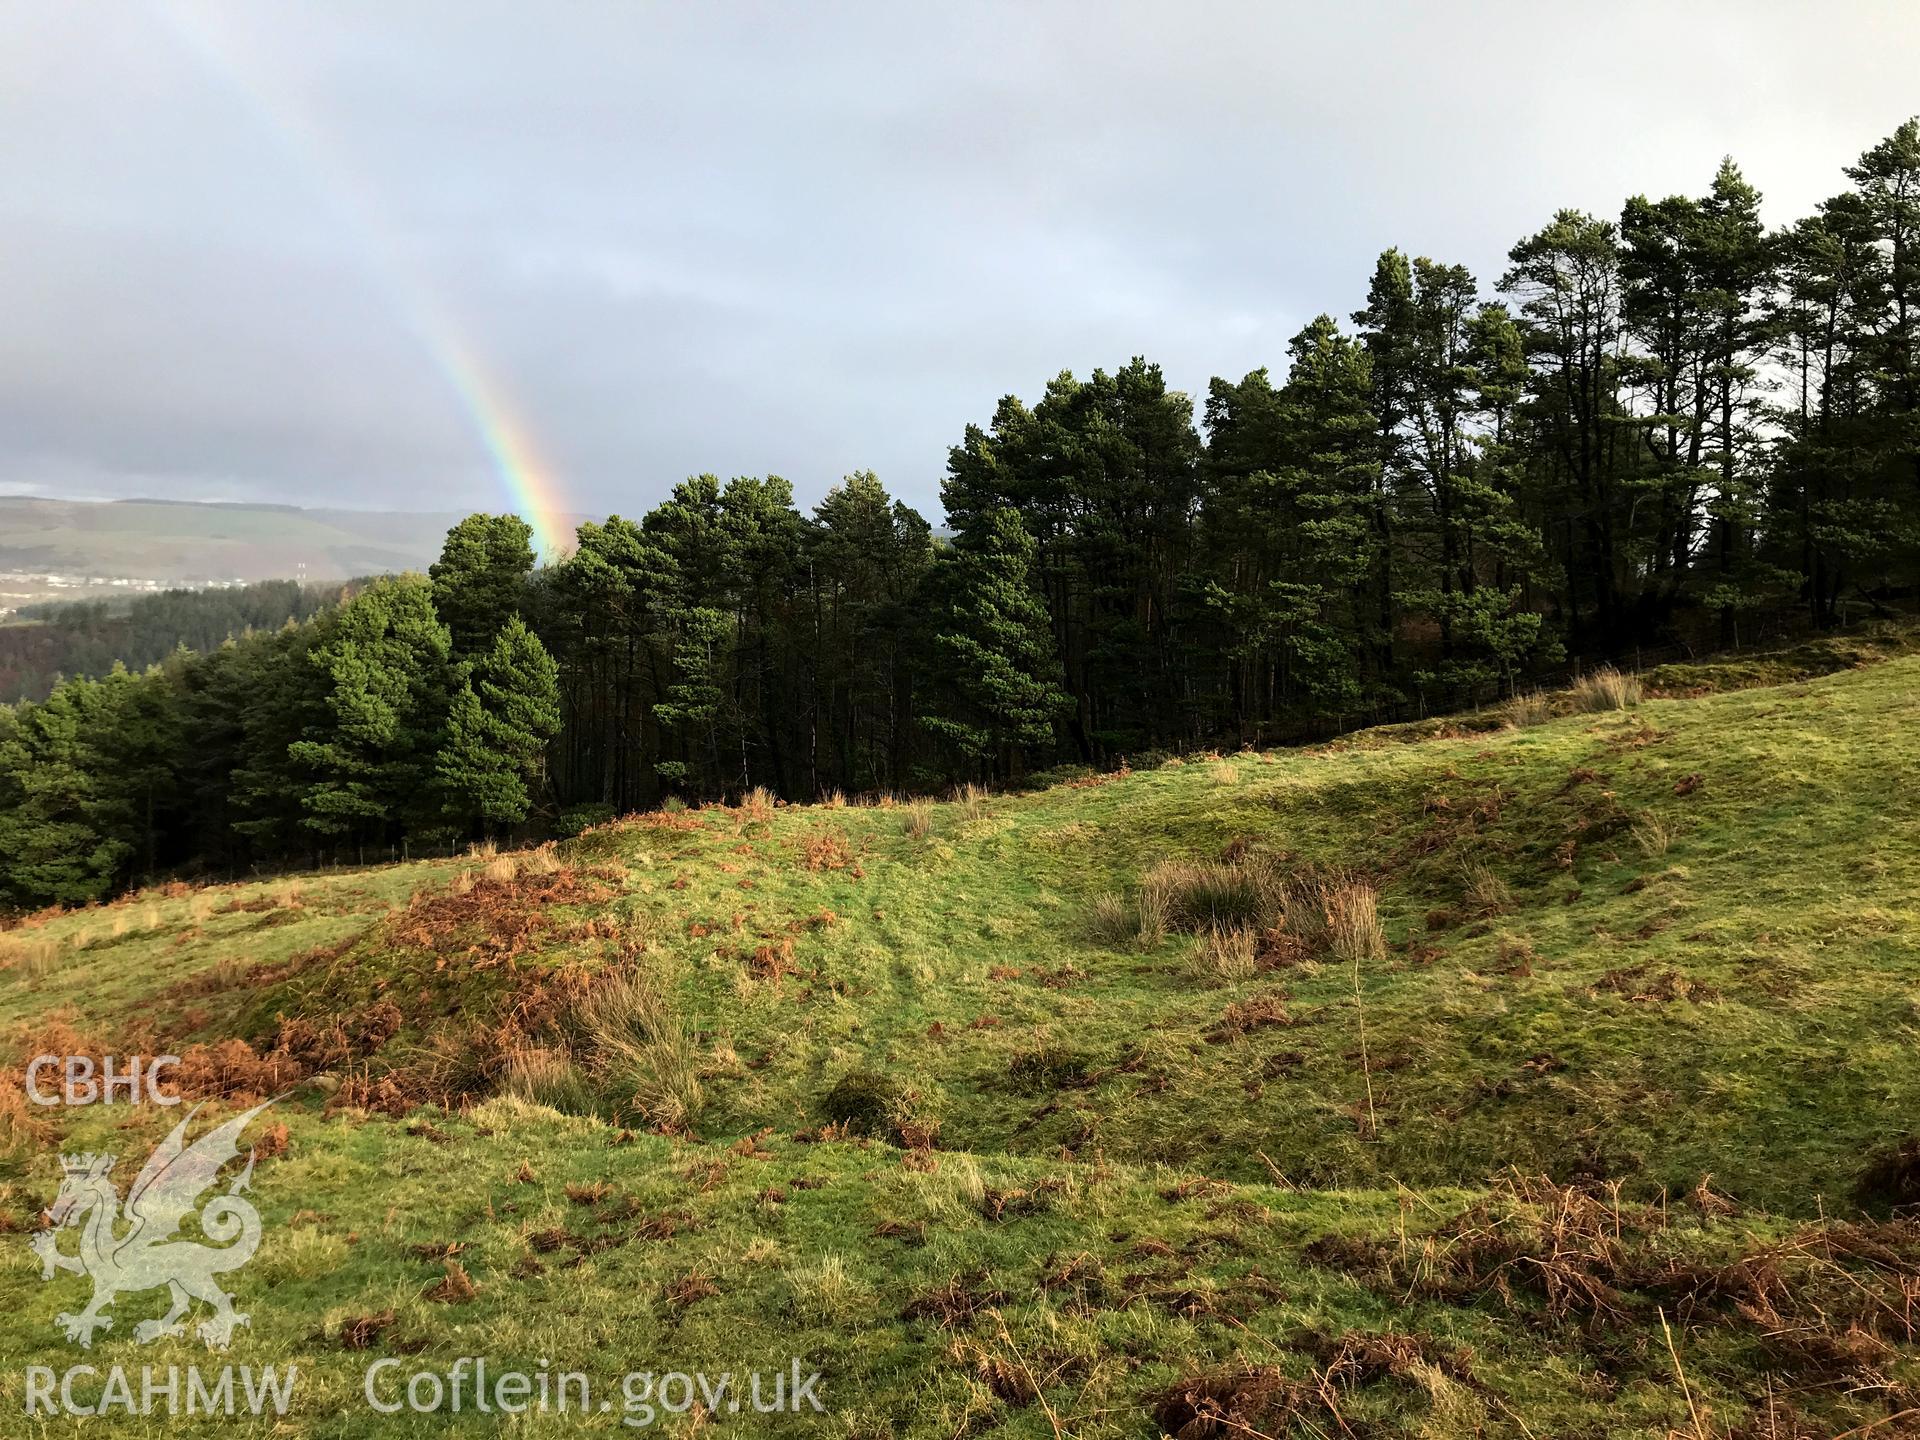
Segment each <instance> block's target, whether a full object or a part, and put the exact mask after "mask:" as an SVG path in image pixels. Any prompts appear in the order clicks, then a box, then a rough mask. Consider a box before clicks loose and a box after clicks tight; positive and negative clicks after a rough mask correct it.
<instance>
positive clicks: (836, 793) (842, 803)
mask: <svg viewBox="0 0 1920 1440" xmlns="http://www.w3.org/2000/svg"><path fill="white" fill-rule="evenodd" d="M820 803H821V804H822V805H824V806H825V807H826V808H827V809H829V810H844V809H846V808H847V792H846V791H844V790H829V791H828V792H827V793H826V794H825V795H823V796H822V797H821V798H820Z"/></svg>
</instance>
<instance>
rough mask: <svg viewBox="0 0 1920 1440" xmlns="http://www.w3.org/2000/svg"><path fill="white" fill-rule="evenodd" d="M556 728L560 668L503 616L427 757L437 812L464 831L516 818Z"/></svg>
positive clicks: (540, 782)
mask: <svg viewBox="0 0 1920 1440" xmlns="http://www.w3.org/2000/svg"><path fill="white" fill-rule="evenodd" d="M559 730H560V686H559V671H558V669H557V667H556V666H555V665H554V663H553V658H552V657H551V656H550V655H548V654H547V652H546V649H545V647H544V646H542V645H541V643H540V640H539V637H538V636H536V635H535V634H534V633H533V632H532V631H531V630H529V629H528V628H527V627H526V625H525V624H524V623H523V622H522V621H521V619H520V617H519V616H517V615H514V616H509V617H508V619H507V622H506V624H505V625H503V626H502V627H501V628H500V633H499V634H498V635H496V636H495V637H494V641H493V648H492V649H491V650H489V651H487V653H486V654H485V655H483V656H481V657H480V658H479V659H478V660H476V661H475V662H474V663H473V665H472V666H471V667H470V669H469V672H468V673H467V674H466V675H465V676H464V677H463V678H462V680H461V683H460V687H459V689H458V690H456V691H455V692H454V695H453V699H452V702H451V704H450V706H449V709H448V712H447V726H446V738H445V740H444V741H443V742H442V744H441V747H440V752H439V754H438V755H437V756H436V757H435V760H434V780H435V784H436V786H437V787H438V789H439V791H440V794H441V797H442V799H441V808H442V810H443V812H444V813H445V814H446V815H447V816H448V817H449V818H451V819H453V820H455V821H457V822H458V823H460V824H461V825H463V826H464V827H466V828H467V829H469V830H472V829H474V828H476V827H477V828H482V829H488V830H490V829H492V828H494V827H497V826H503V825H518V824H520V823H521V822H522V821H524V820H525V819H526V818H527V816H528V814H529V813H530V812H531V810H532V807H533V802H534V799H535V798H536V797H537V796H538V795H539V794H540V792H541V791H542V789H543V788H544V784H545V777H546V753H547V743H548V742H549V741H550V740H551V739H552V738H553V737H554V736H555V735H556V734H558V733H559Z"/></svg>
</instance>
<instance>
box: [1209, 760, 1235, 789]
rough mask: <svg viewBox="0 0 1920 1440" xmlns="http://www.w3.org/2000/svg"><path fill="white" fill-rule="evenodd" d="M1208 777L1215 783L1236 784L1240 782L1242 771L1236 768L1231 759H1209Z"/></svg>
mask: <svg viewBox="0 0 1920 1440" xmlns="http://www.w3.org/2000/svg"><path fill="white" fill-rule="evenodd" d="M1207 779H1208V781H1209V782H1210V783H1212V784H1214V785H1222V786H1224V785H1234V784H1237V783H1239V780H1240V772H1239V771H1238V770H1236V769H1234V767H1233V762H1232V761H1231V760H1220V759H1214V760H1209V761H1208V762H1207Z"/></svg>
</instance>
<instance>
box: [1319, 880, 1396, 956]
mask: <svg viewBox="0 0 1920 1440" xmlns="http://www.w3.org/2000/svg"><path fill="white" fill-rule="evenodd" d="M1323 903H1324V907H1325V913H1326V917H1327V944H1328V948H1330V949H1331V950H1332V951H1333V955H1334V958H1335V959H1337V960H1339V961H1341V962H1342V963H1343V964H1360V963H1364V962H1371V961H1377V960H1384V959H1386V958H1387V932H1386V929H1385V927H1384V926H1382V925H1381V923H1380V908H1379V900H1378V897H1377V896H1376V895H1375V894H1374V890H1373V887H1372V886H1371V885H1367V884H1364V883H1363V882H1361V881H1358V880H1348V881H1345V882H1344V883H1341V884H1338V885H1334V886H1332V887H1330V888H1329V889H1328V890H1327V891H1326V893H1325V896H1324V901H1323Z"/></svg>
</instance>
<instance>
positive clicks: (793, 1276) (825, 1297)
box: [787, 1251, 866, 1325]
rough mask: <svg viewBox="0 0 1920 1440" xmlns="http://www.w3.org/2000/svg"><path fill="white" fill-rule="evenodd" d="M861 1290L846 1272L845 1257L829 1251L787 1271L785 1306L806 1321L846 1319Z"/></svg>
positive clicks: (813, 1323)
mask: <svg viewBox="0 0 1920 1440" xmlns="http://www.w3.org/2000/svg"><path fill="white" fill-rule="evenodd" d="M865 1293H866V1292H865V1287H864V1286H862V1285H861V1284H860V1283H859V1282H858V1281H857V1280H855V1279H854V1278H853V1277H852V1276H851V1275H849V1274H848V1273H847V1262H846V1260H845V1259H843V1258H842V1257H841V1256H840V1255H838V1254H835V1253H833V1252H832V1251H829V1252H828V1253H827V1254H825V1255H822V1256H821V1257H820V1258H819V1259H818V1260H816V1261H814V1262H813V1263H812V1264H811V1265H802V1266H796V1267H795V1268H793V1269H791V1270H789V1271H787V1296H788V1299H787V1303H788V1307H789V1308H790V1309H791V1310H792V1312H793V1314H794V1316H795V1318H797V1319H799V1320H800V1321H802V1322H803V1323H806V1324H810V1325H833V1324H840V1323H843V1322H845V1321H847V1320H848V1319H850V1318H851V1317H852V1315H853V1312H854V1310H855V1309H856V1308H857V1307H858V1305H859V1303H860V1301H861V1300H862V1299H863V1298H864V1296H865Z"/></svg>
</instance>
